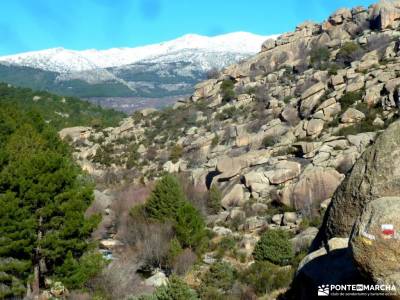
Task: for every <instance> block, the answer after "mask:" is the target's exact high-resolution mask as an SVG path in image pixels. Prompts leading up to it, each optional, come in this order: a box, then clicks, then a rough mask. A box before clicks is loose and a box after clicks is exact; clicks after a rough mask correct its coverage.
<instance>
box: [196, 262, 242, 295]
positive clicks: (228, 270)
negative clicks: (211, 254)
mask: <svg viewBox="0 0 400 300" xmlns="http://www.w3.org/2000/svg"><path fill="white" fill-rule="evenodd" d="M236 277H237V272H236V270H235V269H234V268H233V267H232V266H231V265H230V264H229V263H227V262H223V261H219V262H216V263H214V264H212V265H211V266H210V269H209V270H208V271H207V272H206V273H205V274H204V276H203V280H202V284H201V286H200V294H201V296H202V297H201V298H202V299H213V298H215V296H214V297H213V296H211V295H214V294H218V293H216V292H217V291H218V292H222V293H227V292H228V291H229V290H230V289H231V288H232V286H233V284H234V283H235V280H236Z"/></svg>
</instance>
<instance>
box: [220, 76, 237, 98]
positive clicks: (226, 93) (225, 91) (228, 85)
mask: <svg viewBox="0 0 400 300" xmlns="http://www.w3.org/2000/svg"><path fill="white" fill-rule="evenodd" d="M234 87H235V84H234V82H233V80H231V79H225V80H224V81H222V84H221V92H222V101H224V102H229V101H231V100H232V99H233V98H235V91H234V90H233V89H234Z"/></svg>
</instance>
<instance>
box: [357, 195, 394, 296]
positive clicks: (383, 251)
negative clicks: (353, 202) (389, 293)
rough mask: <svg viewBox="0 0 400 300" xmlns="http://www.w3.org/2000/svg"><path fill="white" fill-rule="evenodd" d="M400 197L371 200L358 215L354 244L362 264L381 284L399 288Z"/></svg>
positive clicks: (363, 269) (361, 266)
mask: <svg viewBox="0 0 400 300" xmlns="http://www.w3.org/2000/svg"><path fill="white" fill-rule="evenodd" d="M399 214H400V197H385V198H378V199H375V200H373V201H371V202H369V203H368V204H367V205H366V206H365V208H364V210H363V212H362V214H361V216H360V217H359V218H358V219H357V221H356V223H355V226H354V229H353V233H352V235H351V243H350V244H351V248H352V252H353V256H354V260H355V261H356V263H357V265H358V266H359V268H360V269H361V270H362V272H363V273H364V274H366V275H367V276H368V277H370V278H371V279H372V280H373V281H374V282H376V283H378V284H384V285H390V286H393V285H394V286H395V288H396V290H400V268H399V266H400V236H399V233H398V230H399V229H400V219H399Z"/></svg>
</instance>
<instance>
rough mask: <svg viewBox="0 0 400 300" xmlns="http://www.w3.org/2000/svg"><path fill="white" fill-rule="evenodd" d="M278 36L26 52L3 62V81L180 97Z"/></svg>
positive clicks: (64, 90) (85, 92)
mask: <svg viewBox="0 0 400 300" xmlns="http://www.w3.org/2000/svg"><path fill="white" fill-rule="evenodd" d="M276 37H277V35H273V36H261V35H255V34H252V33H247V32H235V33H230V34H225V35H220V36H215V37H207V36H201V35H196V34H188V35H185V36H183V37H180V38H178V39H175V40H172V41H167V42H164V43H160V44H154V45H148V46H143V47H136V48H113V49H109V50H95V49H90V50H83V51H75V50H67V49H64V48H53V49H48V50H42V51H34V52H27V53H21V54H16V55H9V56H3V57H0V81H4V82H7V83H11V84H14V85H18V86H24V87H30V88H33V89H44V90H48V91H52V92H56V93H60V94H63V95H69V96H79V97H85V98H91V97H148V98H165V97H176V96H180V95H187V94H190V93H192V92H193V86H194V85H195V84H196V83H197V82H199V81H201V80H203V79H204V78H205V77H206V73H207V72H208V71H209V70H210V69H221V68H224V67H226V66H228V65H231V64H233V63H236V62H238V61H240V60H242V59H245V58H248V57H249V56H252V55H254V54H256V53H257V52H259V51H260V50H261V45H262V43H263V42H264V41H265V40H266V39H268V38H276ZM132 101H134V100H132Z"/></svg>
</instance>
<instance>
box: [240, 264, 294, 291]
mask: <svg viewBox="0 0 400 300" xmlns="http://www.w3.org/2000/svg"><path fill="white" fill-rule="evenodd" d="M292 273H293V271H292V269H291V268H290V269H289V268H282V267H279V266H277V265H274V264H272V263H269V262H266V261H256V262H255V263H253V264H252V265H251V266H250V267H248V268H247V269H246V270H244V271H243V272H242V273H241V274H240V276H239V278H240V281H241V282H243V283H245V284H247V285H248V286H250V287H251V288H252V289H253V290H254V291H255V292H256V293H257V295H259V296H261V295H264V294H267V293H270V292H271V291H273V290H276V289H280V288H284V287H287V286H288V285H289V284H290V282H291V280H292V277H293V274H292Z"/></svg>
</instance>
